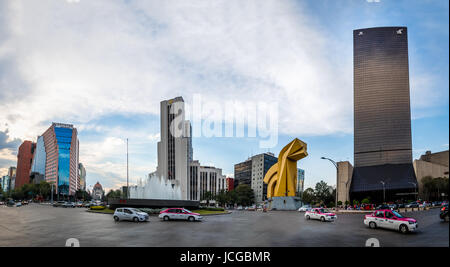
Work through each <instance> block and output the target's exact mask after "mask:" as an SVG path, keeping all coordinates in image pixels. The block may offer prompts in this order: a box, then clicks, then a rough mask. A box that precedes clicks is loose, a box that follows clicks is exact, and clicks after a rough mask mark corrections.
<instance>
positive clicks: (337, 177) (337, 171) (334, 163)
mask: <svg viewBox="0 0 450 267" xmlns="http://www.w3.org/2000/svg"><path fill="white" fill-rule="evenodd" d="M320 159H326V160H328V161H330V162H331V163H333V165H334V167H336V203H335V211H336V212H337V211H338V185H339V167H338V164H337V163H336V161H334V160H332V159H329V158H326V157H321V158H320Z"/></svg>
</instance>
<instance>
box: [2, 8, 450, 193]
mask: <svg viewBox="0 0 450 267" xmlns="http://www.w3.org/2000/svg"><path fill="white" fill-rule="evenodd" d="M448 21H449V6H448V1H446V0H377V1H376V0H340V1H335V0H315V1H312V0H311V1H294V0H283V1H279V0H246V1H237V0H226V1H225V0H213V1H201V0H189V1H177V0H166V1H151V0H122V1H119V0H116V1H110V0H94V1H87V0H40V1H25V0H16V1H1V2H0V176H1V175H6V173H7V168H8V167H9V166H15V165H16V159H17V148H18V146H19V145H20V143H21V142H22V141H23V140H33V141H36V138H37V136H38V135H41V134H42V133H43V132H44V131H45V130H46V129H47V128H48V127H50V125H51V123H52V122H61V123H70V124H73V125H74V126H75V127H76V128H77V129H78V134H79V140H80V162H82V163H83V164H84V165H85V168H86V172H87V177H86V178H87V185H88V186H93V185H94V184H95V183H96V182H97V181H99V182H100V183H101V184H102V185H103V187H104V188H105V189H106V190H109V189H111V188H113V189H117V188H118V187H120V186H122V185H124V184H125V183H126V142H125V140H126V138H128V139H129V155H130V156H129V167H130V181H131V182H132V183H134V182H136V181H138V179H142V178H144V177H145V175H146V174H148V173H150V172H153V171H154V170H155V169H156V166H157V142H158V141H159V128H160V122H159V108H160V102H161V101H162V100H166V99H171V98H174V97H176V96H182V97H183V98H184V100H185V101H186V103H187V105H189V104H192V103H193V101H194V100H193V99H194V96H195V95H201V97H202V99H203V100H204V101H205V102H212V103H219V105H221V106H222V107H223V106H225V103H226V102H227V101H237V102H239V103H240V104H242V105H244V106H252V105H253V104H255V103H266V104H268V105H271V106H275V107H276V111H277V115H278V123H277V126H278V129H277V130H278V131H277V133H278V140H277V141H278V142H277V144H276V145H275V146H273V147H270V148H262V147H261V146H260V141H261V139H262V137H261V136H256V137H251V136H244V137H212V138H211V137H205V136H200V137H194V138H193V148H194V159H196V160H199V161H200V163H201V164H202V165H213V166H216V167H218V168H222V170H223V173H224V174H226V175H227V176H230V177H232V176H233V172H234V164H236V163H239V162H242V161H244V160H246V159H247V158H248V157H249V156H251V155H255V154H258V153H262V152H267V151H270V152H273V153H275V154H276V155H277V154H278V153H279V151H280V150H281V148H282V147H283V146H284V145H286V144H287V143H288V142H290V141H291V140H292V139H293V138H299V139H301V140H302V141H304V142H306V143H307V144H308V154H309V155H308V157H306V158H305V159H302V160H301V161H299V162H298V167H299V168H302V169H305V187H313V186H314V185H315V183H317V182H319V181H321V180H324V181H325V182H327V183H329V184H330V185H334V184H335V183H336V170H335V168H334V167H333V165H332V164H331V163H330V162H328V161H325V160H321V159H320V157H322V156H325V157H329V158H332V159H334V160H336V161H341V160H347V161H350V162H352V163H353V58H352V57H353V39H352V37H353V35H352V34H353V30H354V29H360V28H369V27H379V26H406V27H408V37H409V63H410V66H409V68H410V86H411V113H412V138H413V157H414V158H415V159H416V158H418V157H419V156H420V155H421V154H423V153H424V152H425V151H427V150H431V151H433V152H436V151H442V150H447V149H448V148H449V145H448V144H449V141H448V140H449V125H448V121H449V101H448V100H449V95H448V92H449V77H448V73H449V61H448V60H449V54H448V53H449V52H448V51H449V24H448ZM211 116H212V118H214V119H218V120H219V119H220V118H219V117H220V116H219V115H214V114H211ZM214 116H215V117H214Z"/></svg>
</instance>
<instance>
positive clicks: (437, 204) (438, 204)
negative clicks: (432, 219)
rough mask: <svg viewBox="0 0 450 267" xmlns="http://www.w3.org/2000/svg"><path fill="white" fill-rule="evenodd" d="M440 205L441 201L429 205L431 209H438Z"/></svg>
mask: <svg viewBox="0 0 450 267" xmlns="http://www.w3.org/2000/svg"><path fill="white" fill-rule="evenodd" d="M441 204H442V202H441V201H434V202H433V203H432V204H431V205H432V206H433V207H439V206H441Z"/></svg>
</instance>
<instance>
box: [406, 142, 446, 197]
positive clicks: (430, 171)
mask: <svg viewBox="0 0 450 267" xmlns="http://www.w3.org/2000/svg"><path fill="white" fill-rule="evenodd" d="M448 161H449V150H446V151H441V152H436V153H431V151H427V152H425V154H423V155H422V156H420V158H419V159H416V160H414V163H413V165H414V171H415V173H416V177H417V182H418V189H419V192H418V193H419V198H423V197H424V187H423V182H422V180H423V178H424V177H427V176H428V177H432V178H438V177H447V178H448V177H449V170H448V164H449V162H448Z"/></svg>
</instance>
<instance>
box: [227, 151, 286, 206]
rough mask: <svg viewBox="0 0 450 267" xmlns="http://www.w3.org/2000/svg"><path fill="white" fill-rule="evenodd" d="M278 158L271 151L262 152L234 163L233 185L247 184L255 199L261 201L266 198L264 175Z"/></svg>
mask: <svg viewBox="0 0 450 267" xmlns="http://www.w3.org/2000/svg"><path fill="white" fill-rule="evenodd" d="M277 162H278V158H277V157H275V156H274V154H272V153H262V154H258V155H255V156H252V157H251V158H249V159H248V160H246V161H244V162H241V163H238V164H235V165H234V179H235V181H234V185H235V186H238V185H239V184H247V185H249V186H250V187H251V188H252V189H253V192H254V193H255V201H256V202H257V203H261V202H263V201H264V200H266V198H267V185H266V184H265V183H264V176H265V175H266V173H267V171H268V170H269V169H270V167H272V166H273V165H274V164H275V163H277Z"/></svg>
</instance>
